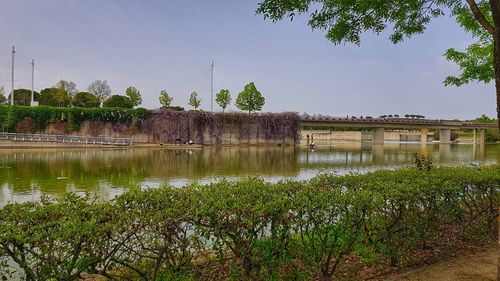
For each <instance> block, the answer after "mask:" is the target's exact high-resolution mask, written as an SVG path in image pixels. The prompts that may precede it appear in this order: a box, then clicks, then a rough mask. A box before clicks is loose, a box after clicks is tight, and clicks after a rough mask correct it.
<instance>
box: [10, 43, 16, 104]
mask: <svg viewBox="0 0 500 281" xmlns="http://www.w3.org/2000/svg"><path fill="white" fill-rule="evenodd" d="M15 54H16V48H15V47H14V46H12V73H11V74H12V77H11V78H12V81H11V82H12V84H11V86H12V87H11V89H12V90H11V92H10V105H14V55H15Z"/></svg>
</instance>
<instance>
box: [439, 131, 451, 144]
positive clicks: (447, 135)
mask: <svg viewBox="0 0 500 281" xmlns="http://www.w3.org/2000/svg"><path fill="white" fill-rule="evenodd" d="M439 142H440V143H450V142H451V130H450V129H439Z"/></svg>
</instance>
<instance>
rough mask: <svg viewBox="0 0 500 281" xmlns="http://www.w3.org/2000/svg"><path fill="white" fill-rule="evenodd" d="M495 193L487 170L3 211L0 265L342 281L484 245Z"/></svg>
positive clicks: (40, 270)
mask: <svg viewBox="0 0 500 281" xmlns="http://www.w3.org/2000/svg"><path fill="white" fill-rule="evenodd" d="M499 188H500V168H499V167H498V166H487V167H486V166H485V167H455V168H444V167H441V168H433V169H431V170H430V171H424V170H419V169H416V168H405V169H400V170H395V171H378V172H373V173H369V174H363V175H357V174H351V175H345V176H336V175H330V174H323V175H318V176H317V177H315V178H313V179H311V180H309V181H303V182H294V181H283V182H279V183H275V184H271V183H267V182H264V181H262V180H260V179H247V180H242V181H238V182H233V181H226V180H221V181H218V182H216V183H213V184H209V185H198V184H193V185H189V186H186V187H184V188H172V187H169V186H165V187H162V188H158V189H148V190H139V189H134V190H131V191H129V192H127V193H125V194H123V195H121V196H118V197H117V198H115V199H114V200H112V201H110V202H99V201H97V200H94V199H90V198H89V197H78V196H76V195H71V194H69V195H67V196H66V197H64V198H62V199H58V200H49V199H47V198H46V199H43V200H42V201H40V202H27V203H23V204H9V205H6V206H5V207H3V208H2V209H1V210H0V218H1V220H0V230H1V231H0V256H3V257H4V263H6V260H7V258H9V259H10V260H11V262H14V263H15V264H17V266H18V267H20V268H22V269H23V272H24V274H25V278H26V280H73V279H77V278H80V277H84V276H89V275H90V276H93V275H95V276H102V277H105V278H108V279H116V280H227V279H232V280H312V279H316V278H324V279H325V280H329V279H331V278H333V277H337V278H342V279H343V278H347V277H346V276H345V275H342V274H345V272H344V271H342V270H341V269H342V268H344V267H345V266H347V265H348V264H349V263H348V262H346V260H347V259H348V258H349V260H351V259H352V258H353V257H356V258H357V259H358V260H360V261H361V263H362V267H365V266H370V265H374V264H380V263H383V264H386V265H387V266H405V265H409V264H413V263H415V262H421V259H423V256H421V255H419V254H418V253H420V252H422V251H423V252H425V253H427V252H429V250H431V251H430V252H432V253H434V254H433V255H434V256H436V255H437V256H439V254H436V253H438V252H439V251H443V249H444V251H445V253H444V254H446V251H448V254H449V252H450V251H452V250H453V248H454V247H457V245H455V243H456V242H455V241H461V242H463V243H466V244H474V243H478V242H482V241H486V240H488V238H489V237H491V235H492V233H493V229H494V223H495V218H496V216H497V212H496V208H495V207H496V206H497V205H498V190H499ZM451 238H453V239H451ZM450 239H451V240H452V242H451V245H450ZM446 246H448V247H449V248H447V247H446ZM426 251H427V252H426ZM5 268H9V267H8V266H7V267H5ZM11 268H12V267H11ZM4 274H6V275H7V273H4ZM351 277H352V276H351ZM351 277H349V278H351Z"/></svg>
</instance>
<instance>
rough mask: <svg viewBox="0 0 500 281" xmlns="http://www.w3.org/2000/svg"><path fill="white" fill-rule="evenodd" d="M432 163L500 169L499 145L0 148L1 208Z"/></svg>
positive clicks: (342, 144) (394, 144)
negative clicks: (65, 197)
mask: <svg viewBox="0 0 500 281" xmlns="http://www.w3.org/2000/svg"><path fill="white" fill-rule="evenodd" d="M414 153H418V154H420V155H423V156H427V157H431V158H432V160H433V162H434V163H436V164H438V165H459V164H467V163H471V162H478V163H500V146H499V145H464V144H419V143H415V144H409V143H386V144H385V145H372V144H371V143H361V142H345V143H337V144H334V145H332V146H324V147H322V146H318V147H316V149H315V150H310V149H306V148H293V147H289V148H278V147H271V148H256V147H249V148H215V147H214V148H204V149H194V150H168V149H159V148H148V149H144V148H137V149H106V150H96V149H79V150H52V149H46V150H38V149H33V150H0V187H1V192H0V205H3V204H5V202H7V201H26V200H37V199H38V198H40V196H41V195H43V194H48V195H56V196H57V195H61V194H63V193H66V192H91V193H95V194H97V195H98V196H99V197H100V198H103V199H110V198H113V197H114V196H116V194H119V193H121V192H123V190H124V189H126V188H129V187H131V186H137V185H139V186H151V187H155V186H158V185H160V184H162V183H164V182H168V183H171V184H174V185H182V184H185V183H188V182H190V181H193V180H199V181H209V180H211V179H213V178H214V177H229V178H238V177H244V176H255V175H258V176H262V177H264V178H266V179H268V180H278V179H282V178H294V179H306V178H310V177H312V176H314V175H315V174H317V173H318V172H320V171H328V172H331V171H335V172H339V173H345V172H350V171H359V172H363V171H369V170H375V169H380V168H394V167H400V166H405V165H411V164H412V163H413V161H414V158H413V155H414Z"/></svg>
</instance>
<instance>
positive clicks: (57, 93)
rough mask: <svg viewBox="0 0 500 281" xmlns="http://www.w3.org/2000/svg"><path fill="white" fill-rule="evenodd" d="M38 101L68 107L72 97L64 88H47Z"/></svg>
mask: <svg viewBox="0 0 500 281" xmlns="http://www.w3.org/2000/svg"><path fill="white" fill-rule="evenodd" d="M30 95H31V94H30ZM14 98H15V93H14ZM38 102H39V103H40V105H46V106H56V107H66V106H69V105H70V103H71V97H70V96H69V95H68V93H66V91H65V90H64V89H63V88H46V89H43V90H42V91H41V92H40V97H39V98H38Z"/></svg>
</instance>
